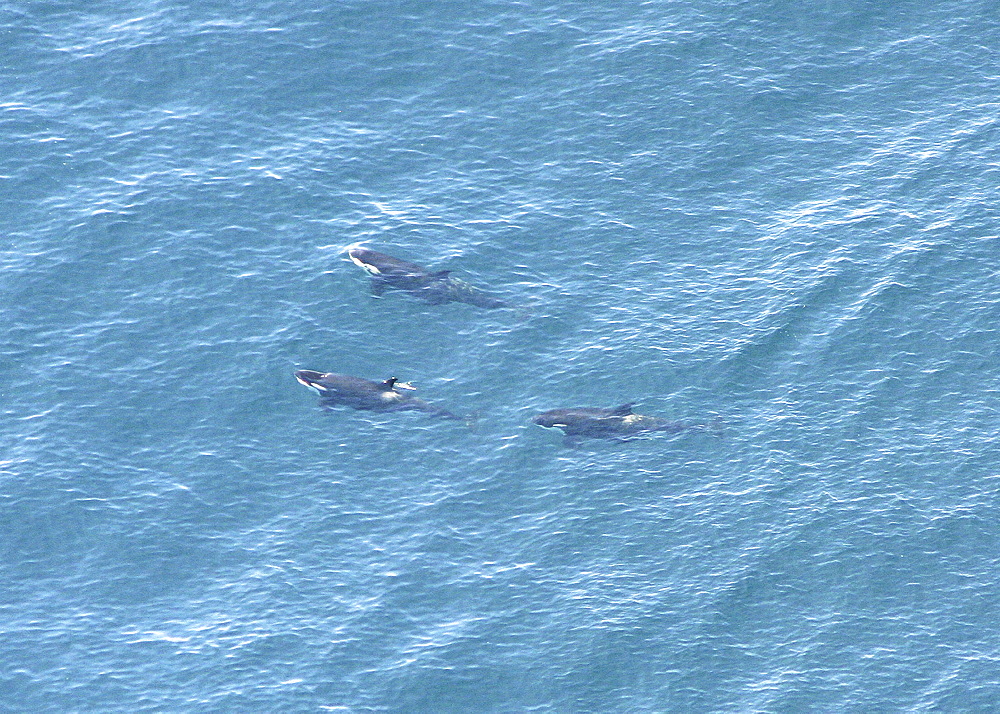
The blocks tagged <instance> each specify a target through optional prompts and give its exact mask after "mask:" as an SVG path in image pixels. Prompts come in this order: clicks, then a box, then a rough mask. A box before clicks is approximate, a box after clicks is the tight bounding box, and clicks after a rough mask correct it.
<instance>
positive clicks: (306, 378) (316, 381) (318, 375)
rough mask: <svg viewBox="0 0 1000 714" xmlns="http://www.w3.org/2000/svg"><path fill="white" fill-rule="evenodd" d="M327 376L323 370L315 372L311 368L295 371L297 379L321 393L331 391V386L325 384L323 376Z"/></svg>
mask: <svg viewBox="0 0 1000 714" xmlns="http://www.w3.org/2000/svg"><path fill="white" fill-rule="evenodd" d="M325 376H326V375H325V374H323V373H322V372H314V371H313V370H311V369H300V370H298V371H296V372H295V379H296V380H297V381H298V383H299V384H301V385H303V386H306V387H309V388H310V389H315V390H316V392H317V394H320V395H323V394H326V393H327V392H328V391H329V387H327V386H326V385H325V384H323V377H325Z"/></svg>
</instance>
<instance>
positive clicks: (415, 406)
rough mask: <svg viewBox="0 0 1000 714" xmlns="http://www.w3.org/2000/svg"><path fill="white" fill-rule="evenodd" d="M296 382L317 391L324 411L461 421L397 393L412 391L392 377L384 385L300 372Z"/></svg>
mask: <svg viewBox="0 0 1000 714" xmlns="http://www.w3.org/2000/svg"><path fill="white" fill-rule="evenodd" d="M295 379H297V380H298V381H299V383H300V384H303V385H305V386H306V387H309V388H310V389H314V390H316V393H317V394H319V396H320V405H322V406H323V407H324V408H330V407H335V406H347V407H351V408H353V409H360V410H363V411H372V412H401V411H420V412H427V413H428V414H431V415H432V416H439V417H444V418H445V419H461V417H458V416H455V415H454V414H452V413H451V412H449V411H447V410H445V409H441V408H440V407H436V406H434V405H432V404H428V403H427V402H425V401H424V400H423V399H417V398H416V397H413V396H410V395H409V394H406V393H405V392H403V391H400V390H403V389H406V390H413V389H414V387H411V386H410V385H409V384H406V383H405V382H400V381H399V380H397V379H396V378H395V377H390V378H389V379H387V380H385V381H384V382H373V381H371V380H368V379H361V378H360V377H348V376H347V375H343V374H333V373H332V372H326V373H324V372H314V371H312V370H311V369H300V370H298V371H297V372H296V373H295Z"/></svg>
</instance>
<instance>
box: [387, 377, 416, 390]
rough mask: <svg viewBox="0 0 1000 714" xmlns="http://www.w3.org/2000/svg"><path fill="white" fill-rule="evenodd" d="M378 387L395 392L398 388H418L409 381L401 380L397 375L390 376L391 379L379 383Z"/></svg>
mask: <svg viewBox="0 0 1000 714" xmlns="http://www.w3.org/2000/svg"><path fill="white" fill-rule="evenodd" d="M378 388H379V389H381V390H382V391H383V392H394V391H396V390H397V389H409V390H411V391H416V389H417V388H416V387H414V386H413V385H412V384H410V383H409V382H400V381H399V379H398V378H397V377H389V379H387V380H385V381H384V382H382V384H380V385H378Z"/></svg>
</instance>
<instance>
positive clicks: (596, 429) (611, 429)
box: [531, 402, 705, 441]
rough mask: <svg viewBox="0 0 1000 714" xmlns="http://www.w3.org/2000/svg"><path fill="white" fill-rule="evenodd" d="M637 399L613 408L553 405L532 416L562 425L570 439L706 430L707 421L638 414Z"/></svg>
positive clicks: (536, 420)
mask: <svg viewBox="0 0 1000 714" xmlns="http://www.w3.org/2000/svg"><path fill="white" fill-rule="evenodd" d="M633 406H635V402H629V403H627V404H622V405H621V406H619V407H614V408H612V409H603V408H599V407H573V408H570V409H550V410H549V411H547V412H542V413H541V414H539V415H537V416H535V417H534V418H532V420H531V421H532V422H533V423H535V424H538V426H542V427H545V428H546V429H561V430H562V432H563V434H564V435H565V436H566V438H567V439H568V440H575V439H579V438H581V437H591V438H604V439H617V440H621V441H624V440H627V439H630V438H633V437H637V436H642V435H645V434H649V433H651V432H656V431H665V432H667V433H671V434H676V433H678V432H682V431H687V430H689V429H696V430H703V429H705V426H704V425H700V424H695V425H692V424H686V423H684V422H679V421H669V420H667V419H660V418H659V417H652V416H646V415H645V414H636V413H635V412H633V411H632V407H633Z"/></svg>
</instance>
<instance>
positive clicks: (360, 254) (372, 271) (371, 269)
mask: <svg viewBox="0 0 1000 714" xmlns="http://www.w3.org/2000/svg"><path fill="white" fill-rule="evenodd" d="M347 257H348V258H350V259H351V262H352V263H354V264H355V265H356V266H358V267H359V268H361V269H362V270H364V271H365V272H366V273H368V274H369V275H381V273H382V271H381V270H380V269H379V263H380V262H381V260H380V259H381V258H383V256H382V254H381V253H376V252H375V251H374V250H368V249H367V248H361V247H357V246H354V247H351V248H350V249H349V250H348V251H347Z"/></svg>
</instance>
